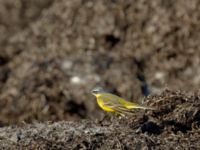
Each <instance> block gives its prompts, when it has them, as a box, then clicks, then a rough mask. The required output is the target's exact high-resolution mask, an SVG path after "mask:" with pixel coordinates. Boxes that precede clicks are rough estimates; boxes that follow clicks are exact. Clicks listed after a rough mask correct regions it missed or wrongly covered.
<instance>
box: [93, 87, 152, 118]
mask: <svg viewBox="0 0 200 150" xmlns="http://www.w3.org/2000/svg"><path fill="white" fill-rule="evenodd" d="M91 93H92V94H93V95H94V96H95V97H96V100H97V104H98V105H99V106H100V108H101V109H103V110H104V111H106V112H111V113H115V114H118V115H121V116H125V115H130V114H133V113H134V111H133V110H134V109H150V110H154V108H153V107H147V106H142V105H140V104H137V103H134V102H130V101H127V100H125V99H124V98H122V97H119V96H117V95H114V94H112V93H109V92H107V91H105V90H104V89H103V88H101V87H97V88H94V89H93V90H92V91H91Z"/></svg>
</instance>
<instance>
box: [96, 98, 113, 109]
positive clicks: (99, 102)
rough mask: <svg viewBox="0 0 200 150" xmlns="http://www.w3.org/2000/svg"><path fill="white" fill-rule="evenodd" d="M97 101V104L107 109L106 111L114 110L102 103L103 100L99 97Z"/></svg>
mask: <svg viewBox="0 0 200 150" xmlns="http://www.w3.org/2000/svg"><path fill="white" fill-rule="evenodd" d="M97 103H98V105H99V106H100V107H101V108H102V109H103V110H105V111H107V112H115V110H113V109H112V108H110V107H108V106H106V105H104V103H103V101H102V100H101V99H98V100H97Z"/></svg>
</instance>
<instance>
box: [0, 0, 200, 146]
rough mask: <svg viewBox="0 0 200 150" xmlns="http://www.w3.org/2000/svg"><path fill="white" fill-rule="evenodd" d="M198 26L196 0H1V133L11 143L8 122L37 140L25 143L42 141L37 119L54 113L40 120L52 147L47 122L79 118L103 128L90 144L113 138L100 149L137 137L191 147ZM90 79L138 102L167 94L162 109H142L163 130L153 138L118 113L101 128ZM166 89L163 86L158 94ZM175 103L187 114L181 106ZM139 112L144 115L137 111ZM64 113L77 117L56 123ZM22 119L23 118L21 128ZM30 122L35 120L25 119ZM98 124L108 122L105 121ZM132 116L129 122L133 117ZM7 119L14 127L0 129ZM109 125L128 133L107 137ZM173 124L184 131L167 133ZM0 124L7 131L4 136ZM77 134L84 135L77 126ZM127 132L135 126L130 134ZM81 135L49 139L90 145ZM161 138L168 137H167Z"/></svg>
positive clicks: (199, 77) (199, 62) (199, 73)
mask: <svg viewBox="0 0 200 150" xmlns="http://www.w3.org/2000/svg"><path fill="white" fill-rule="evenodd" d="M199 33H200V2H199V0H190V1H189V0H185V1H181V0H178V1H172V0H168V1H164V0H154V1H148V0H142V1H139V0H134V1H129V0H127V1H122V0H119V1H115V0H97V1H95V2H94V1H90V0H73V1H70V0H60V1H53V0H43V1H40V0H29V1H25V0H0V125H1V126H2V127H3V128H2V129H1V133H2V135H3V136H2V141H3V142H5V140H7V139H8V144H7V147H9V142H12V140H11V141H10V140H9V139H10V138H8V136H9V135H11V134H14V133H11V132H13V131H14V132H15V131H16V130H18V126H15V125H17V124H19V125H20V127H19V130H20V131H21V130H22V131H23V133H24V134H25V133H26V135H24V136H25V137H27V136H29V138H30V139H31V138H33V137H34V135H32V133H30V135H28V133H29V131H31V129H34V130H35V132H36V135H35V136H36V139H35V140H34V139H32V140H33V141H32V140H30V141H31V142H33V143H37V142H38V145H41V146H42V143H41V141H43V140H41V141H40V140H38V137H37V135H38V134H39V133H40V132H41V129H43V128H44V126H45V125H44V124H42V122H44V121H52V123H46V124H48V127H49V129H48V128H47V131H44V137H42V138H44V141H43V142H44V146H47V145H50V146H51V144H52V142H53V141H54V140H52V139H49V140H48V136H45V134H47V133H48V132H50V131H52V130H53V128H54V127H55V128H58V130H59V129H60V130H62V129H63V128H64V129H66V130H68V129H70V126H71V125H72V126H73V125H74V124H77V128H78V126H79V124H83V126H85V127H86V128H89V126H90V125H91V126H92V127H94V128H100V129H99V130H102V131H101V132H104V131H105V132H106V131H107V130H108V131H109V132H111V133H109V134H107V133H103V136H102V135H101V134H100V135H99V137H98V136H96V135H95V136H94V139H96V140H97V142H96V143H101V144H100V146H101V145H104V144H106V140H105V139H107V138H108V141H109V142H108V143H107V144H111V145H105V146H108V149H109V147H110V148H111V147H112V144H113V145H115V146H122V147H117V148H119V149H126V145H127V148H128V149H129V148H130V147H131V146H130V145H131V144H132V145H135V143H138V142H137V140H140V139H143V142H142V144H141V143H140V142H139V145H142V146H147V147H152V145H151V144H149V143H151V142H150V141H151V140H152V142H153V143H154V144H153V146H155V145H156V146H158V147H159V141H160V143H161V145H163V146H166V147H168V148H169V147H170V146H171V147H172V146H173V145H177V143H180V142H182V143H184V141H185V143H186V145H185V146H188V147H191V146H192V144H194V145H195V146H196V147H197V146H198V142H197V140H198V138H196V137H199V122H198V119H199V110H198V109H197V108H196V107H198V106H199V101H198V100H199V95H198V90H199V87H200V69H199V66H200V45H199V43H200V34H199ZM95 86H102V87H105V88H106V89H108V90H110V91H111V92H113V93H115V94H118V95H120V96H123V97H125V98H127V99H129V100H135V101H138V102H141V100H143V97H144V96H148V95H151V96H152V97H150V98H149V100H150V104H153V103H155V101H156V100H158V99H159V98H158V97H159V96H158V97H157V98H155V99H154V96H153V95H155V94H158V95H160V96H161V97H163V98H164V99H167V100H169V102H166V103H167V105H168V106H165V104H163V103H161V104H159V106H158V107H159V108H162V107H169V110H168V109H167V108H164V110H160V111H159V112H157V113H156V112H154V116H153V114H150V116H152V117H153V118H154V120H153V122H156V124H157V125H158V126H159V127H161V128H162V132H161V133H159V134H156V135H154V134H153V137H152V139H151V136H152V135H149V134H147V135H146V134H140V133H136V132H135V131H136V129H132V128H131V127H130V126H129V124H133V123H132V121H130V120H129V119H127V120H126V119H125V120H123V122H126V124H123V126H121V127H119V126H117V125H116V126H115V124H116V123H114V124H109V125H108V127H107V126H104V121H103V122H101V123H98V121H97V122H96V123H92V122H93V121H95V120H96V119H100V120H101V119H102V118H103V116H104V114H103V113H102V111H101V110H100V109H99V108H98V107H97V104H96V101H95V99H94V97H93V96H92V95H91V94H90V91H91V89H92V88H94V87H95ZM166 88H167V89H169V91H171V92H164V93H162V91H163V90H164V89H166ZM177 90H181V91H185V93H186V94H183V93H184V92H181V93H179V94H178V97H179V98H177V99H176V98H171V96H173V95H174V94H173V91H177ZM161 93H162V94H161ZM165 93H168V94H166V95H165ZM174 93H175V92H174ZM194 93H196V94H194ZM175 95H176V94H175ZM191 95H193V97H192V98H191V97H190V96H191ZM194 95H196V96H194ZM186 97H190V98H186ZM194 97H196V98H194ZM180 99H184V101H180ZM187 100H188V101H187ZM185 101H186V102H185ZM178 106H180V107H178ZM178 108H179V109H178ZM191 108H192V109H191ZM194 108H196V109H194ZM162 111H163V112H162ZM182 111H184V112H187V111H188V112H187V113H186V114H184V113H183V114H182ZM190 111H191V112H190ZM136 113H137V111H136ZM148 113H149V112H147V114H148ZM147 114H143V113H142V115H145V116H147ZM184 115H186V116H184ZM191 115H196V116H195V117H196V119H194V118H195V117H194V118H193V119H190V116H191ZM155 118H156V120H155ZM81 119H88V123H80V120H81ZM64 120H65V121H74V120H76V121H78V123H73V122H71V123H68V122H57V121H64ZM147 120H148V119H147ZM147 120H146V121H145V120H143V121H141V123H139V125H138V126H143V125H144V124H145V123H146V122H147ZM163 120H167V121H169V122H167V124H170V125H169V126H167V127H166V124H164V125H163ZM90 121H91V122H90ZM129 121H130V122H129ZM182 121H183V122H182ZM184 121H185V122H184ZM22 122H24V125H22V126H21V123H22ZM36 122H41V124H39V125H38V124H33V125H26V123H36ZM83 122H84V121H83ZM105 122H108V123H110V121H109V119H108V120H107V121H105ZM116 122H118V121H116ZM182 123H183V124H182ZM59 124H60V125H59ZM127 124H128V125H127ZM134 124H135V125H137V124H138V122H137V121H136V123H134ZM193 124H195V127H193ZM196 124H197V126H196ZM7 125H11V126H13V125H14V126H15V127H14V128H12V127H5V126H7ZM87 125H89V126H87ZM112 126H115V128H117V130H121V131H122V135H123V134H125V133H126V132H128V133H129V134H130V137H129V136H128V137H127V139H126V138H124V136H122V135H121V134H120V135H119V139H113V138H112V137H113V135H116V134H117V133H116V132H112V131H111V130H110V129H111V128H112ZM176 126H178V128H179V127H181V128H182V126H183V131H184V132H182V131H181V132H180V133H179V132H175V133H174V131H172V130H177V129H176V128H177V127H176ZM4 127H5V128H4ZM37 127H38V129H37ZM101 127H102V128H101ZM104 128H105V130H104ZM123 129H124V130H123ZM185 129H187V132H186V131H185ZM168 130H169V131H168ZM181 130H182V129H181ZM129 131H130V132H129ZM178 131H179V129H178ZM5 132H6V133H8V134H9V135H6V134H3V133H5ZM52 132H54V131H52ZM55 132H56V131H55ZM81 132H83V134H84V131H81ZM168 132H169V133H168ZM171 133H173V134H171ZM41 134H43V133H41ZM48 134H50V133H48ZM67 134H68V133H66V138H67V137H68V135H67ZM78 134H79V133H78ZM80 134H82V133H80ZM135 134H138V139H136V137H135V136H134V135H135ZM84 135H85V136H81V137H82V138H83V139H81V138H80V137H79V136H76V134H74V136H75V137H73V138H72V141H71V142H70V141H69V142H67V139H65V140H61V139H63V138H64V136H65V135H63V137H62V138H61V139H59V137H58V138H57V139H56V140H55V141H58V143H55V144H58V145H59V144H60V145H61V147H62V145H63V147H65V146H66V147H67V146H71V147H74V146H75V145H73V142H74V141H79V142H80V143H81V144H80V145H84V141H85V147H89V148H91V149H92V148H93V147H91V146H92V145H94V149H95V148H97V147H98V146H96V145H95V141H92V139H91V138H92V136H90V135H88V136H87V134H84ZM50 136H52V135H51V134H50ZM106 137H107V138H106ZM192 137H194V138H192ZM29 138H26V139H27V140H28V139H29ZM77 138H80V140H77ZM146 138H147V139H146ZM166 138H167V139H168V140H167V141H170V140H171V141H172V142H171V143H170V142H166V143H165V140H166ZM187 138H188V139H189V140H186V139H187ZM73 139H74V140H73ZM120 139H121V140H120ZM150 139H151V140H150ZM98 140H100V142H98ZM30 141H29V142H30ZM48 141H49V142H48ZM82 141H83V143H82ZM131 141H133V142H131ZM23 142H24V143H23ZM26 142H27V141H26V140H25V139H23V138H22V140H19V142H16V141H15V142H14V143H13V144H14V145H15V144H16V146H20V145H21V146H25V147H26V144H27V143H26ZM65 142H66V143H65ZM75 143H76V142H75ZM102 143H103V144H102ZM116 143H118V144H116ZM128 143H129V144H128ZM155 143H156V144H155ZM167 144H168V145H167ZM33 145H34V144H33ZM36 145H37V144H36ZM136 145H137V144H136ZM95 146H96V147H95ZM124 146H125V147H124ZM180 146H181V145H180ZM137 148H138V147H135V149H137ZM172 148H173V147H172ZM77 149H79V147H77ZM102 149H104V147H102ZM113 149H115V147H114V148H113ZM133 149H134V148H133ZM138 149H140V146H139V148H138ZM180 149H181V147H180Z"/></svg>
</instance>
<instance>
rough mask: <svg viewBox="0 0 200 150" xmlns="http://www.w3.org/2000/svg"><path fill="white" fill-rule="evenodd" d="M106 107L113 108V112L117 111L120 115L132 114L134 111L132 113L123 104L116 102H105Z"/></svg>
mask: <svg viewBox="0 0 200 150" xmlns="http://www.w3.org/2000/svg"><path fill="white" fill-rule="evenodd" d="M104 105H105V106H107V107H110V108H112V109H113V110H115V111H116V112H118V113H120V114H132V113H133V111H131V110H130V109H127V108H126V107H124V106H123V105H122V104H120V103H118V102H117V101H116V102H114V103H113V102H105V103H104Z"/></svg>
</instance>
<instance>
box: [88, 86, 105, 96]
mask: <svg viewBox="0 0 200 150" xmlns="http://www.w3.org/2000/svg"><path fill="white" fill-rule="evenodd" d="M91 93H92V94H93V95H94V96H98V95H99V94H102V93H105V90H104V89H103V88H101V87H97V88H94V89H93V90H92V91H91Z"/></svg>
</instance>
